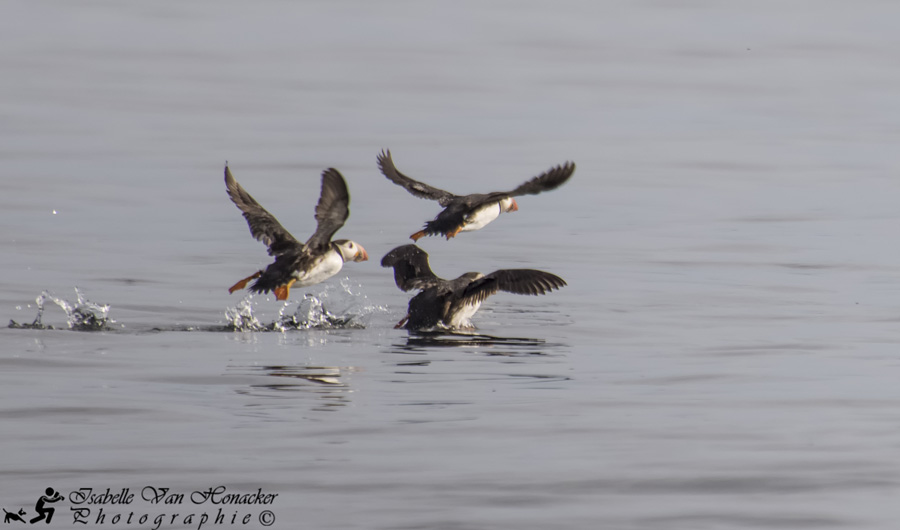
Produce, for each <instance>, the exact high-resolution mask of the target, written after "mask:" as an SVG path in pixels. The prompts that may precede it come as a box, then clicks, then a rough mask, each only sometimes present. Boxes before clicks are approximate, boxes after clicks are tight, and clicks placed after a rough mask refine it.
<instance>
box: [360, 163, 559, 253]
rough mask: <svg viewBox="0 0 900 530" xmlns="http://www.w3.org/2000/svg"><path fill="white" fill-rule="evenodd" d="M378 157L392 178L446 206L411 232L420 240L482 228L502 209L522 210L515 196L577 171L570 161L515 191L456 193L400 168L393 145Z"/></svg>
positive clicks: (554, 185) (383, 170)
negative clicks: (421, 226) (428, 182)
mask: <svg viewBox="0 0 900 530" xmlns="http://www.w3.org/2000/svg"><path fill="white" fill-rule="evenodd" d="M377 160H378V168H379V169H381V173H382V174H383V175H384V176H385V177H387V178H388V180H390V181H391V182H393V183H394V184H396V185H398V186H402V187H403V188H405V189H406V191H408V192H410V193H411V194H413V195H415V196H416V197H420V198H422V199H431V200H433V201H437V202H438V204H440V205H441V206H443V207H444V210H443V211H442V212H441V213H439V214H438V215H437V217H435V218H434V220H432V221H427V222H426V223H425V228H423V229H422V230H419V231H418V232H416V233H415V234H413V235H411V236H409V238H410V239H412V240H413V241H418V240H419V239H420V238H422V237H424V236H434V235H438V234H440V235H443V236H444V237H446V238H447V239H450V238H452V237H456V235H457V234H459V233H460V232H471V231H473V230H480V229H481V228H484V227H485V226H487V224H488V223H490V222H491V221H493V220H494V219H496V218H497V217H499V216H500V214H501V213H504V212H515V211H516V210H518V209H519V205H518V204H517V203H516V199H514V197H518V196H520V195H536V194H538V193H541V192H544V191H550V190H553V189H556V188H558V187H560V186H562V185H563V184H564V183H565V182H566V181H567V180H569V177H571V176H572V173H574V172H575V163H574V162H566V163H565V164H562V165H559V166H556V167H553V168H551V169H549V170H547V171H545V172H544V173H541V174H540V175H538V176H537V177H534V178H533V179H531V180H529V181H528V182H525V183H523V184H522V185H520V186H519V187H517V188H516V189H514V190H512V191H495V192H492V193H473V194H471V195H454V194H452V193H450V192H449V191H444V190H442V189H438V188H435V187H433V186H429V185H428V184H425V183H424V182H419V181H417V180H413V179H411V178H409V177H407V176H406V175H404V174H403V173H400V172H399V171H397V168H396V167H395V166H394V160H393V159H392V158H391V151H390V149H386V150H383V151H381V153H380V154H379V155H378V158H377Z"/></svg>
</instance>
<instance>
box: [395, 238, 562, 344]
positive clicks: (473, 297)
mask: <svg viewBox="0 0 900 530" xmlns="http://www.w3.org/2000/svg"><path fill="white" fill-rule="evenodd" d="M381 266H382V267H393V268H394V281H395V282H396V283H397V287H399V288H400V289H401V290H402V291H410V290H412V289H418V290H419V291H420V292H419V293H418V294H417V295H416V296H414V297H412V299H411V300H410V301H409V310H408V312H407V314H406V316H405V317H404V318H403V320H401V321H400V322H398V323H397V325H396V326H394V327H395V328H406V329H408V330H418V329H429V328H433V327H436V326H438V327H444V328H449V329H466V330H471V329H474V326H473V325H472V323H471V322H470V320H469V319H471V318H472V316H473V315H474V314H475V312H476V311H478V309H479V308H480V307H481V303H482V302H484V301H485V299H487V297H489V296H491V295H492V294H496V293H497V292H498V291H506V292H508V293H514V294H533V295H539V294H545V293H547V292H549V291H552V290H553V289H559V288H560V287H562V286H564V285H566V282H565V280H563V279H562V278H560V277H559V276H556V275H555V274H550V273H549V272H544V271H539V270H534V269H501V270H498V271H494V272H492V273H490V274H487V275H485V274H481V273H480V272H467V273H465V274H463V275H462V276H460V277H459V278H456V279H455V280H444V279H442V278H438V277H437V276H436V275H435V274H434V272H432V271H431V267H429V266H428V254H427V253H426V252H425V251H424V250H422V249H420V248H419V247H417V246H416V245H403V246H400V247H397V248H395V249H394V250H392V251H390V252H388V253H387V254H386V255H385V256H384V258H382V260H381Z"/></svg>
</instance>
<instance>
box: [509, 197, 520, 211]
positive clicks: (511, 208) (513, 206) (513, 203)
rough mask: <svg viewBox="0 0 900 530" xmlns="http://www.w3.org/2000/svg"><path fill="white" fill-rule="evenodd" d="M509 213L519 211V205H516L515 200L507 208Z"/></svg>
mask: <svg viewBox="0 0 900 530" xmlns="http://www.w3.org/2000/svg"><path fill="white" fill-rule="evenodd" d="M509 211H511V212H518V211H519V203H517V202H516V200H515V199H513V200H512V204H511V205H510V207H509Z"/></svg>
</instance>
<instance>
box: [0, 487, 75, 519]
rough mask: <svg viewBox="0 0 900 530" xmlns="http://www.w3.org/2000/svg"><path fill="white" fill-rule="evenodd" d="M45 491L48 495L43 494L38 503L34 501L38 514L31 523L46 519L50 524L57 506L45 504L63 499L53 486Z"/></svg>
mask: <svg viewBox="0 0 900 530" xmlns="http://www.w3.org/2000/svg"><path fill="white" fill-rule="evenodd" d="M44 493H46V495H41V498H40V499H38V501H37V502H36V503H34V511H36V512H37V514H38V515H37V517H35V518H34V519H32V520H31V524H34V523H36V522H38V521H44V522H46V523H47V524H50V520H51V519H53V513H54V512H55V511H56V508H54V507H52V506H44V504H47V503H52V502H57V501H61V500H63V496H62V495H60V494H59V492H57V491H56V490H55V489H53V488H47V490H46V491H45V492H44ZM4 511H5V510H4ZM22 522H24V521H22Z"/></svg>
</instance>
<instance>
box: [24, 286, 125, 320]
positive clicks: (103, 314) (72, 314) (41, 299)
mask: <svg viewBox="0 0 900 530" xmlns="http://www.w3.org/2000/svg"><path fill="white" fill-rule="evenodd" d="M47 302H52V303H54V304H56V305H57V306H59V307H60V308H61V309H62V310H63V311H65V313H66V325H67V326H68V328H69V329H71V330H74V331H102V330H106V329H109V326H108V325H109V324H112V323H114V322H115V320H112V319H111V318H109V310H110V306H109V304H102V305H101V304H96V303H94V302H91V301H90V300H88V299H86V298H85V297H84V295H83V294H82V293H81V291H80V290H78V287H75V302H74V303H73V302H69V301H68V300H66V299H64V298H58V297H56V296H53V295H52V294H50V292H49V291H43V292H41V295H40V296H38V297H37V298H36V299H35V303H36V304H37V309H38V312H37V316H36V317H35V318H34V322H32V323H31V324H19V323H18V322H16V321H15V320H10V321H9V327H11V328H19V329H56V328H55V327H54V326H52V325H45V324H44V323H43V318H44V309H45V304H46V303H47Z"/></svg>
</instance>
